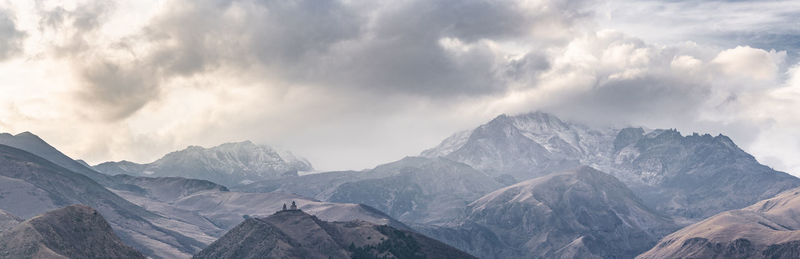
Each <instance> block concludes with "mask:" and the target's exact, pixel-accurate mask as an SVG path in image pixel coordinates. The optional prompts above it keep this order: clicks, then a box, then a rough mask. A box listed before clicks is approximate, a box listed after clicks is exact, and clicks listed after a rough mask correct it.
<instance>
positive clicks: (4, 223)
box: [0, 210, 22, 233]
mask: <svg viewBox="0 0 800 259" xmlns="http://www.w3.org/2000/svg"><path fill="white" fill-rule="evenodd" d="M20 222H22V219H20V218H18V217H17V216H14V215H11V213H8V212H6V211H3V210H0V233H2V232H3V231H5V230H8V229H10V228H12V227H14V226H16V225H17V224H19V223H20Z"/></svg>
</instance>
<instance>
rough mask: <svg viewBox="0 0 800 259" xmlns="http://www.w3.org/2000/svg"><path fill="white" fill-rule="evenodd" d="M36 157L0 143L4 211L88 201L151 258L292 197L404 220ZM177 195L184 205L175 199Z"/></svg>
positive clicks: (351, 215)
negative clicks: (108, 172)
mask: <svg viewBox="0 0 800 259" xmlns="http://www.w3.org/2000/svg"><path fill="white" fill-rule="evenodd" d="M3 136H5V137H6V139H5V142H4V143H10V144H14V145H16V146H19V147H24V148H27V149H28V150H31V151H34V152H38V153H40V154H41V156H49V157H51V159H53V160H55V161H59V163H62V164H67V165H73V166H84V165H83V164H82V163H80V162H77V161H76V160H72V159H71V158H69V157H67V156H66V155H64V154H63V153H61V152H59V151H58V150H56V149H55V148H53V147H52V146H50V145H49V144H47V143H46V142H44V141H43V140H41V138H39V137H37V136H35V135H33V134H31V133H22V134H17V135H10V134H4V135H3ZM9 136H10V137H9ZM9 139H13V140H14V141H9ZM31 147H36V148H31ZM38 155H39V154H33V153H29V152H27V151H24V150H21V149H17V148H14V147H10V146H6V145H2V144H0V187H2V188H0V190H2V191H0V210H5V211H7V212H9V213H10V214H13V215H16V216H19V217H22V218H23V219H25V218H30V217H33V216H35V215H38V214H41V213H44V212H46V211H49V210H53V209H57V208H60V207H63V206H68V205H72V204H85V205H89V206H92V207H94V208H97V210H98V211H99V212H100V213H101V214H102V215H103V217H105V218H106V219H107V220H108V221H109V223H110V225H111V227H112V229H113V230H114V232H115V234H117V235H118V236H119V237H120V238H121V240H122V241H123V242H124V243H125V244H126V245H129V246H131V247H133V248H135V249H136V250H138V251H141V252H142V253H143V254H145V255H146V256H148V257H153V258H188V257H191V256H192V255H193V254H195V253H196V252H199V251H200V250H201V249H202V248H203V247H205V246H207V245H208V244H210V243H211V242H213V241H214V240H216V239H217V238H218V237H220V236H221V235H223V234H224V233H225V232H226V231H227V230H229V229H230V228H233V227H234V226H235V225H236V224H238V223H239V222H241V221H243V220H244V216H246V215H247V214H260V215H267V214H269V213H272V212H274V211H276V210H277V209H278V208H279V206H280V204H281V203H283V202H288V201H291V200H297V201H298V202H299V203H301V204H306V203H308V205H307V206H306V207H307V209H308V211H309V212H312V213H315V214H318V215H320V216H321V217H323V218H326V219H330V220H353V219H362V220H367V221H371V222H376V223H380V224H391V225H395V226H399V227H403V226H404V225H403V224H402V223H399V221H396V220H394V219H391V218H390V217H389V216H387V215H385V214H383V213H382V212H380V211H379V210H376V209H373V208H369V207H366V206H363V205H357V204H339V203H324V202H322V203H321V202H316V201H313V200H309V199H305V198H302V197H299V196H296V195H289V194H281V193H264V194H239V193H234V192H229V191H228V190H227V188H226V187H224V186H221V185H219V184H216V183H213V182H209V181H206V180H197V179H187V178H180V177H140V176H129V175H116V176H110V175H106V174H101V173H98V172H96V171H95V170H93V169H91V168H87V167H84V168H82V169H80V168H79V171H80V172H82V173H76V172H74V171H72V170H69V169H67V168H65V167H62V166H60V165H58V164H55V163H53V162H50V161H49V160H48V159H44V158H42V157H41V156H38ZM73 162H74V163H73ZM89 175H90V176H94V177H96V178H98V179H100V180H101V181H95V180H93V179H92V178H91V177H89ZM100 182H102V183H104V184H103V185H101V184H100ZM118 194H119V195H118ZM121 196H124V197H125V198H123V197H121ZM176 201H182V203H180V204H181V205H177V204H174V203H172V202H176ZM134 203H137V204H134ZM226 204H229V205H226ZM145 207H147V208H145ZM237 207H238V208H243V210H236V209H234V208H237ZM187 208H188V209H187Z"/></svg>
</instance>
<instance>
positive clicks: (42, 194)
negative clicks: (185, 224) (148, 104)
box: [0, 145, 210, 258]
mask: <svg viewBox="0 0 800 259" xmlns="http://www.w3.org/2000/svg"><path fill="white" fill-rule="evenodd" d="M0 187H2V190H3V195H1V196H0V209H2V210H5V211H8V212H10V213H12V214H14V215H18V216H20V217H22V218H30V217H32V216H34V215H37V214H41V213H44V212H46V211H48V210H53V209H57V208H61V207H63V206H68V205H72V204H86V205H89V206H91V207H94V208H97V210H98V211H99V212H100V213H101V214H102V215H103V217H104V218H106V219H107V220H108V221H109V223H110V224H111V226H112V228H113V229H114V231H115V232H116V234H117V235H119V236H120V238H121V239H122V240H123V241H124V242H125V243H126V244H128V245H130V246H132V247H134V248H136V249H137V250H139V251H142V252H143V253H145V254H147V255H148V256H154V257H170V258H176V257H186V256H187V255H189V254H193V253H194V252H196V251H199V250H200V248H202V247H203V246H205V244H204V243H203V242H200V241H197V239H196V238H190V237H187V236H185V235H183V234H180V233H177V232H175V231H172V230H168V229H165V228H163V227H161V226H160V225H161V224H165V225H175V224H177V225H180V224H181V223H180V222H173V221H170V220H168V219H166V218H163V217H159V216H158V215H155V214H153V213H151V212H148V211H146V210H144V209H142V208H141V207H139V206H136V205H135V204H132V203H130V202H128V201H127V200H125V199H123V198H121V197H119V196H117V195H116V194H114V193H112V192H110V191H109V190H107V189H105V188H104V187H103V186H101V185H100V184H98V183H97V182H95V181H93V180H92V179H89V178H88V177H86V176H84V175H82V174H78V173H74V172H72V171H69V170H67V169H65V168H63V167H60V166H58V165H56V164H54V163H51V162H50V161H47V160H45V159H43V158H40V157H38V156H35V155H33V154H30V153H28V152H25V151H22V150H19V149H16V148H12V147H9V146H5V145H0ZM208 242H210V241H208Z"/></svg>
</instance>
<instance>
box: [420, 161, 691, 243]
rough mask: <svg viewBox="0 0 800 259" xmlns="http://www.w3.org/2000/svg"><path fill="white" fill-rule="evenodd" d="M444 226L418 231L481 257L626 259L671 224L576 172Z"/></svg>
mask: <svg viewBox="0 0 800 259" xmlns="http://www.w3.org/2000/svg"><path fill="white" fill-rule="evenodd" d="M449 228H450V230H447V229H446V228H445V229H436V228H432V229H427V230H423V232H424V233H428V234H429V235H431V236H433V237H436V238H439V239H440V240H443V241H445V242H446V243H449V244H451V245H454V246H456V247H458V248H460V249H463V250H465V251H468V252H470V253H472V254H474V255H476V256H479V257H481V258H561V257H566V258H633V257H634V256H636V255H637V254H639V253H641V252H643V251H645V250H646V249H648V248H649V247H651V246H652V245H653V244H654V243H655V242H656V240H658V238H659V237H660V236H663V235H664V234H666V233H668V232H669V231H671V230H674V229H675V228H676V227H675V226H674V224H673V223H672V222H671V221H670V220H669V219H668V218H667V217H665V216H662V215H660V214H658V213H656V212H654V211H652V210H650V209H649V208H647V207H646V206H645V205H644V204H643V202H642V201H641V200H639V199H638V198H637V197H636V196H635V195H634V194H633V192H632V191H630V190H629V189H628V188H627V187H626V186H625V185H624V184H623V183H622V182H620V181H619V180H617V179H616V178H614V177H613V176H611V175H609V174H606V173H603V172H600V171H597V170H594V169H592V168H589V167H581V168H578V169H575V170H571V171H567V172H563V173H557V174H551V175H547V176H543V177H539V178H535V179H531V180H527V181H524V182H520V183H518V184H515V185H512V186H508V187H505V188H502V189H500V190H497V191H495V192H492V193H490V194H487V195H486V196H483V197H482V198H480V199H478V200H476V201H475V202H473V203H471V204H470V205H469V207H468V209H467V216H466V219H465V220H464V222H463V223H461V224H460V225H456V226H451V227H449Z"/></svg>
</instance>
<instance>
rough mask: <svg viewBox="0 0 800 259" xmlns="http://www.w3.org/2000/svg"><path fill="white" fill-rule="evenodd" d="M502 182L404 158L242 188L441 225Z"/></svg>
mask: <svg viewBox="0 0 800 259" xmlns="http://www.w3.org/2000/svg"><path fill="white" fill-rule="evenodd" d="M502 186H503V184H501V183H498V182H497V181H495V180H494V179H493V178H492V177H491V176H489V175H487V174H485V173H483V172H481V171H477V170H475V169H473V168H471V167H469V166H467V165H465V164H463V163H458V162H454V161H452V160H449V159H446V158H424V157H406V158H403V159H401V160H399V161H395V162H392V163H387V164H383V165H380V166H377V167H375V168H374V169H370V170H365V171H362V172H331V173H321V174H313V175H304V176H300V177H291V178H283V179H276V180H271V181H267V182H257V183H254V184H251V185H248V186H244V187H243V188H244V189H245V190H248V191H254V190H255V191H264V190H266V191H282V192H291V193H298V194H303V195H308V196H309V197H313V198H316V199H319V200H324V201H329V202H345V203H360V204H366V205H369V206H371V207H374V208H376V209H379V210H381V211H384V212H386V213H387V214H389V215H391V216H392V217H394V218H396V219H398V220H400V221H403V222H415V223H431V224H434V223H442V222H449V221H451V220H452V219H454V218H456V217H458V216H460V215H462V214H463V213H464V208H465V207H466V205H467V204H469V203H470V202H472V201H474V200H475V199H477V198H479V197H481V196H482V195H484V194H487V193H489V192H491V191H493V190H496V189H497V188H500V187H502Z"/></svg>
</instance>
